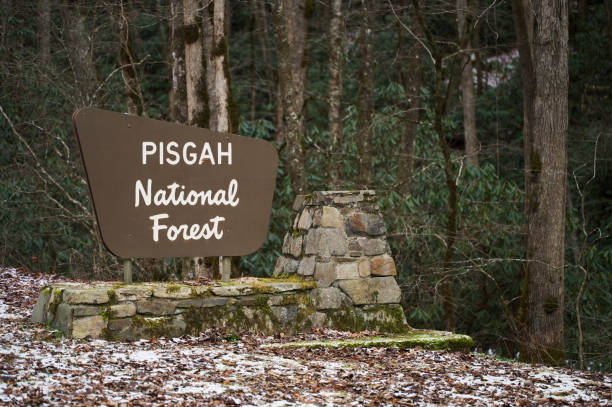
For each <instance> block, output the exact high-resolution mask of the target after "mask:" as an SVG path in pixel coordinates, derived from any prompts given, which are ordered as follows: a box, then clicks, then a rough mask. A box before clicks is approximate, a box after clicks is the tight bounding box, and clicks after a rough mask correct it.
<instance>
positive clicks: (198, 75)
mask: <svg viewBox="0 0 612 407" xmlns="http://www.w3.org/2000/svg"><path fill="white" fill-rule="evenodd" d="M202 9H203V7H202V4H201V2H200V1H199V0H183V33H184V37H183V38H184V42H185V67H186V79H187V81H186V83H187V86H186V89H187V123H188V124H190V125H193V126H199V127H204V128H207V127H208V125H209V117H210V114H209V111H208V109H209V106H208V105H209V104H208V87H207V86H206V67H207V61H206V58H204V55H203V49H204V48H203V39H202V34H203V28H202V27H203V26H202V21H203V16H202Z"/></svg>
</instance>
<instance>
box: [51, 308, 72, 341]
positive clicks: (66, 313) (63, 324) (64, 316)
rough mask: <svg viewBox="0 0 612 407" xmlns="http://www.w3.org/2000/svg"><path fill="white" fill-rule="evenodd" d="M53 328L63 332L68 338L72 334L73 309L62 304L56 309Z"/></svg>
mask: <svg viewBox="0 0 612 407" xmlns="http://www.w3.org/2000/svg"><path fill="white" fill-rule="evenodd" d="M51 325H52V326H53V328H55V329H58V330H60V331H62V332H63V333H64V334H65V335H66V336H70V332H72V307H71V306H70V305H68V304H66V303H64V302H63V303H61V304H59V305H58V306H57V308H56V309H55V315H54V319H53V323H52V324H51Z"/></svg>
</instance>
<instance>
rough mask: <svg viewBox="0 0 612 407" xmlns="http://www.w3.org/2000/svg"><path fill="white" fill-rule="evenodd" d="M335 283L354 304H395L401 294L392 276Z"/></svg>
mask: <svg viewBox="0 0 612 407" xmlns="http://www.w3.org/2000/svg"><path fill="white" fill-rule="evenodd" d="M337 284H338V287H340V289H341V290H342V291H344V292H345V293H346V294H347V295H348V296H349V297H350V298H351V300H352V301H353V303H354V304H356V305H363V304H396V303H399V302H400V300H401V296H402V293H401V291H400V288H399V286H398V285H397V282H396V281H395V278H393V277H375V278H362V279H359V280H341V281H338V283H337Z"/></svg>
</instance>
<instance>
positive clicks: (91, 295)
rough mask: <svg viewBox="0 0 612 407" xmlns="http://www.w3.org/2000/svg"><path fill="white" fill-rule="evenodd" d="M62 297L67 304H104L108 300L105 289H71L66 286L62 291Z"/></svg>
mask: <svg viewBox="0 0 612 407" xmlns="http://www.w3.org/2000/svg"><path fill="white" fill-rule="evenodd" d="M62 299H63V301H64V302H66V303H68V304H105V303H107V302H108V291H107V290H106V289H96V288H92V289H85V290H82V289H73V288H67V289H65V290H64V291H63V293H62Z"/></svg>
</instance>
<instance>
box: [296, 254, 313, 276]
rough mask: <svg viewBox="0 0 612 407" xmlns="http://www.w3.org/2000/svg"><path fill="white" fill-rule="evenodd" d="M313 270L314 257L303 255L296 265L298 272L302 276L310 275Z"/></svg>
mask: <svg viewBox="0 0 612 407" xmlns="http://www.w3.org/2000/svg"><path fill="white" fill-rule="evenodd" d="M314 271H315V257H314V256H308V257H304V258H303V259H302V260H301V261H300V266H299V267H298V272H297V273H298V274H299V275H302V276H312V275H313V274H314Z"/></svg>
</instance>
